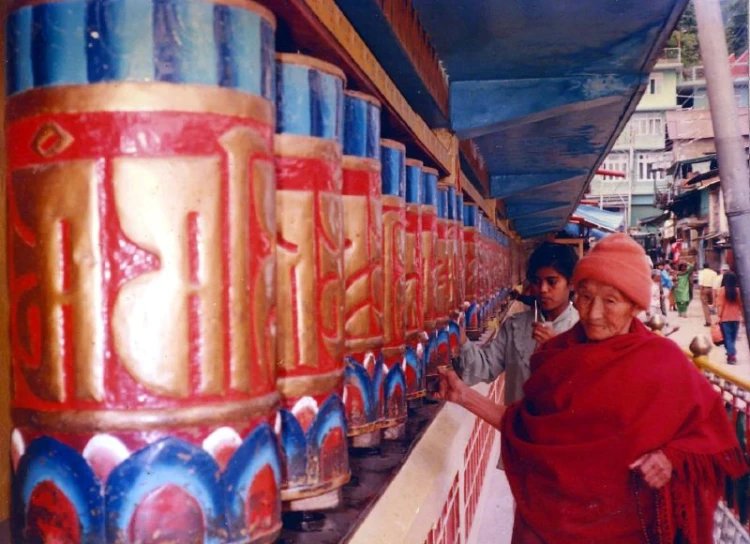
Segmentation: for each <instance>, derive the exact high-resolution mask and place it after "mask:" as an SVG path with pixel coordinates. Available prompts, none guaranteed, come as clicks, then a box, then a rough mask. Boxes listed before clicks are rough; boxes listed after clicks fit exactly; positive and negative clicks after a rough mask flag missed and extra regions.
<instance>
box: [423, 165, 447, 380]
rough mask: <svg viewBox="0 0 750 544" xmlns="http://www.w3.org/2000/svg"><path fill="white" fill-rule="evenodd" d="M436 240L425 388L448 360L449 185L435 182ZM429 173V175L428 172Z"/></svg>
mask: <svg viewBox="0 0 750 544" xmlns="http://www.w3.org/2000/svg"><path fill="white" fill-rule="evenodd" d="M434 176H435V183H436V185H437V187H438V190H437V238H436V240H437V242H436V245H435V279H436V287H435V291H436V296H435V329H434V330H433V331H431V332H430V333H429V340H428V342H427V349H426V354H425V359H426V361H427V382H428V384H427V388H428V390H432V388H433V387H435V385H436V380H437V377H438V368H440V367H442V366H447V365H448V364H450V340H449V333H448V323H449V316H450V311H451V301H450V299H449V296H450V292H451V288H450V287H451V285H452V277H451V276H450V274H449V269H450V268H451V254H450V252H449V247H450V244H449V242H450V222H449V221H448V187H447V186H444V185H441V184H439V183H437V172H435V174H434ZM430 177H431V175H430Z"/></svg>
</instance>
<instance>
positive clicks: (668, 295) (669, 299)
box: [659, 263, 674, 315]
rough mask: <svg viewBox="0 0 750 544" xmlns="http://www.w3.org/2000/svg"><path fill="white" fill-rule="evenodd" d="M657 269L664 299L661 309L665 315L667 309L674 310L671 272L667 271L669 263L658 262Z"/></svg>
mask: <svg viewBox="0 0 750 544" xmlns="http://www.w3.org/2000/svg"><path fill="white" fill-rule="evenodd" d="M659 271H660V272H661V286H662V289H663V291H664V299H663V300H664V301H663V303H662V310H661V311H662V313H663V314H664V315H667V313H668V310H674V296H673V294H672V288H673V287H674V281H673V280H672V274H670V273H669V265H666V264H664V263H660V264H659Z"/></svg>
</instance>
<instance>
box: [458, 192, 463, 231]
mask: <svg viewBox="0 0 750 544" xmlns="http://www.w3.org/2000/svg"><path fill="white" fill-rule="evenodd" d="M456 221H458V222H459V223H461V224H462V225H463V224H464V195H463V193H462V192H461V191H456Z"/></svg>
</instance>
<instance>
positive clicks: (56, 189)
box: [6, 0, 281, 543]
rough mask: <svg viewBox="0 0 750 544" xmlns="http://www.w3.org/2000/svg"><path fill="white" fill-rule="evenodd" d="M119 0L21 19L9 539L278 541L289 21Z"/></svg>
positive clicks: (13, 59)
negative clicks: (281, 98) (282, 95)
mask: <svg viewBox="0 0 750 544" xmlns="http://www.w3.org/2000/svg"><path fill="white" fill-rule="evenodd" d="M123 4H124V3H123V2H110V1H105V0H69V1H66V2H45V1H43V0H40V1H17V2H14V3H13V7H12V9H11V11H10V13H9V16H8V20H7V38H8V41H7V43H6V55H7V58H6V62H7V93H8V96H7V102H6V122H7V124H6V131H7V132H6V134H7V139H6V142H7V146H8V147H7V152H8V160H9V169H8V176H7V179H6V184H7V185H6V190H7V202H8V222H9V228H8V244H7V247H8V254H7V262H8V275H9V290H10V297H11V316H10V321H11V330H10V335H11V346H12V361H11V365H12V369H13V387H12V389H13V392H14V393H13V399H12V412H13V420H14V425H15V429H14V431H13V437H12V458H13V461H14V462H13V471H14V474H13V522H12V524H11V525H12V530H13V533H14V534H13V540H14V541H15V542H91V543H94V542H96V543H99V542H111V543H114V542H167V541H169V542H208V543H219V542H230V541H231V542H268V541H271V540H273V539H274V538H275V535H276V534H277V532H278V530H279V529H280V526H281V520H280V500H279V487H280V480H281V463H280V459H279V455H278V448H277V444H276V440H275V437H274V433H273V431H272V427H271V426H272V425H273V422H274V421H275V419H276V409H277V405H278V399H279V396H278V393H277V392H276V387H275V381H276V374H275V346H274V330H275V326H276V325H275V317H274V316H275V314H276V310H275V308H276V301H275V283H276V282H275V277H274V266H275V264H274V263H275V236H276V235H275V231H276V225H275V220H274V196H275V182H274V167H273V154H272V149H273V147H272V146H273V133H274V114H273V112H274V106H273V85H272V82H273V79H274V75H273V70H274V66H273V55H274V28H275V19H274V17H273V15H272V14H271V13H270V12H268V11H266V10H265V9H263V8H260V7H258V6H256V5H255V4H253V3H252V2H249V1H248V2H244V3H242V4H239V3H236V2H232V3H222V2H216V3H214V2H210V1H197V0H182V1H181V2H179V3H176V2H161V1H156V0H154V1H150V0H141V1H139V2H132V3H131V2H128V8H127V9H125V8H124V7H123ZM131 4H132V5H131ZM188 12H189V13H190V14H191V17H190V24H184V25H177V24H175V25H170V24H167V23H168V21H171V20H176V19H179V18H181V17H183V16H184V15H185V14H186V13H188ZM198 14H200V16H198ZM237 36H242V37H243V38H242V39H241V40H239V39H237Z"/></svg>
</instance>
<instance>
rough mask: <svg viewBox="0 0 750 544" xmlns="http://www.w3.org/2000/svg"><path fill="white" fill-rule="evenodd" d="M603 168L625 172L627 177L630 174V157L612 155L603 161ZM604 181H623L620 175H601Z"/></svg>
mask: <svg viewBox="0 0 750 544" xmlns="http://www.w3.org/2000/svg"><path fill="white" fill-rule="evenodd" d="M601 169H602V170H608V171H610V172H618V173H620V174H623V175H624V176H625V178H627V176H628V158H627V156H618V155H610V156H609V157H607V159H606V160H605V161H604V163H602V166H601ZM600 178H601V179H602V180H603V181H623V178H622V177H620V176H610V175H607V176H600Z"/></svg>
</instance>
